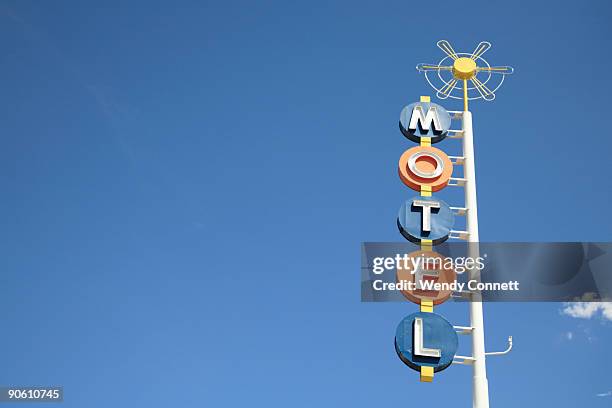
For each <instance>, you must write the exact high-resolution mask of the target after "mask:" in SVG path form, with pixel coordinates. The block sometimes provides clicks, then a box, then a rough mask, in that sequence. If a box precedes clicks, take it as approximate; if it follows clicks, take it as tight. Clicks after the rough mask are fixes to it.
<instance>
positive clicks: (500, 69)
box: [478, 66, 514, 75]
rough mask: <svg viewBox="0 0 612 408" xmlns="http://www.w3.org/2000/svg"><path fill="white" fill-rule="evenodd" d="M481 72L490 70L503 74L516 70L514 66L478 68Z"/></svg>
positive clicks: (493, 72)
mask: <svg viewBox="0 0 612 408" xmlns="http://www.w3.org/2000/svg"><path fill="white" fill-rule="evenodd" d="M478 71H479V72H490V73H492V74H502V75H510V74H511V73H513V72H514V68H512V67H507V66H505V67H485V68H480V67H479V68H478Z"/></svg>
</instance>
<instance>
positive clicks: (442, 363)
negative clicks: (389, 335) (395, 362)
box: [395, 312, 459, 372]
mask: <svg viewBox="0 0 612 408" xmlns="http://www.w3.org/2000/svg"><path fill="white" fill-rule="evenodd" d="M458 345H459V339H458V337H457V333H456V332H455V329H454V328H453V325H452V324H450V323H449V322H448V321H447V320H446V319H445V318H443V317H442V316H440V315H438V314H435V313H424V312H418V313H413V314H411V315H409V316H406V317H404V319H403V320H402V321H401V322H400V324H399V325H398V326H397V330H396V331H395V351H396V352H397V355H398V356H399V358H400V359H401V360H402V361H403V362H404V363H405V364H406V365H407V366H408V367H410V368H412V369H414V370H416V371H420V369H421V367H422V366H428V367H433V368H434V372H439V371H442V370H444V369H445V368H446V367H448V366H449V365H450V364H451V363H452V362H453V358H454V357H455V353H457V347H458Z"/></svg>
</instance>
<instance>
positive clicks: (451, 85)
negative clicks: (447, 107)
mask: <svg viewBox="0 0 612 408" xmlns="http://www.w3.org/2000/svg"><path fill="white" fill-rule="evenodd" d="M457 82H459V81H458V80H457V79H452V80H450V81H449V82H448V83H447V84H446V85H444V87H443V88H442V89H441V90H439V91H438V92H437V93H436V96H437V97H438V98H439V99H446V98H448V97H449V95H450V94H451V92H453V89H455V86H457Z"/></svg>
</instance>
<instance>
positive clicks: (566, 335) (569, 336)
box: [565, 331, 574, 340]
mask: <svg viewBox="0 0 612 408" xmlns="http://www.w3.org/2000/svg"><path fill="white" fill-rule="evenodd" d="M565 338H566V339H568V340H571V339H573V338H574V333H572V332H571V331H569V332H567V333H565Z"/></svg>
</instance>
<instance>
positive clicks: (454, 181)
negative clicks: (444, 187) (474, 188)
mask: <svg viewBox="0 0 612 408" xmlns="http://www.w3.org/2000/svg"><path fill="white" fill-rule="evenodd" d="M465 183H467V179H466V178H463V177H451V178H450V179H449V182H448V185H449V186H459V187H463V186H465Z"/></svg>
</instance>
